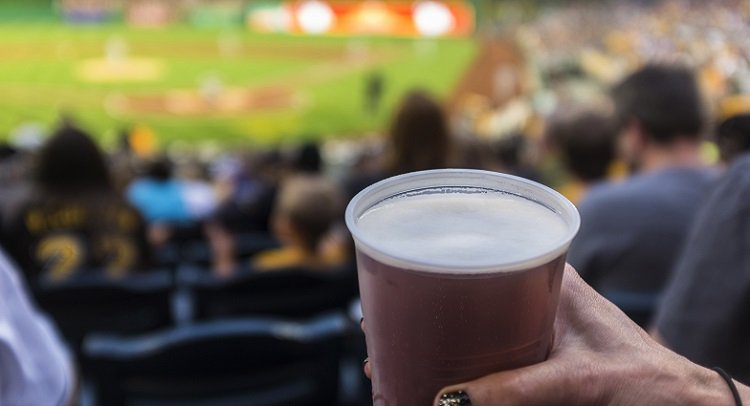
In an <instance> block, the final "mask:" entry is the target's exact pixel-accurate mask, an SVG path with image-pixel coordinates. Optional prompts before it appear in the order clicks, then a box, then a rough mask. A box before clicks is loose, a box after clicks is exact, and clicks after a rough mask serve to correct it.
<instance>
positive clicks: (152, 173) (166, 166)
mask: <svg viewBox="0 0 750 406" xmlns="http://www.w3.org/2000/svg"><path fill="white" fill-rule="evenodd" d="M172 169H173V165H172V161H171V160H170V159H169V158H167V156H165V155H162V156H159V157H156V158H155V159H153V160H152V161H150V162H149V163H148V164H147V165H146V173H145V176H146V177H147V178H151V179H154V180H158V181H160V182H166V181H167V180H169V179H170V178H171V177H172Z"/></svg>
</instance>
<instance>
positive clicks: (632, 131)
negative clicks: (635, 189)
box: [612, 65, 706, 167]
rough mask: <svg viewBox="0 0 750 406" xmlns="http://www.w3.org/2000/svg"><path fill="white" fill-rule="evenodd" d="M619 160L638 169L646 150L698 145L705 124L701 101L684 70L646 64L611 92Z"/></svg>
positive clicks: (695, 85)
mask: <svg viewBox="0 0 750 406" xmlns="http://www.w3.org/2000/svg"><path fill="white" fill-rule="evenodd" d="M612 99H613V102H614V106H615V117H616V120H617V123H618V125H619V127H620V140H619V141H620V152H621V154H622V158H623V159H625V160H626V161H627V162H628V163H630V164H631V165H633V166H636V167H637V166H639V165H640V164H641V162H640V160H641V158H642V155H643V151H644V149H645V148H649V147H657V148H669V147H671V146H674V145H676V144H679V143H684V142H689V143H696V144H697V143H698V142H699V141H700V138H701V134H702V131H703V129H704V125H705V120H706V117H705V112H704V109H703V100H702V97H701V94H700V90H699V89H698V84H697V82H696V80H695V76H694V74H693V72H692V71H691V70H689V69H687V68H684V67H679V66H667V65H647V66H645V67H643V68H641V69H640V70H638V71H636V72H634V73H632V74H630V75H629V76H627V77H626V78H625V79H623V80H622V81H621V82H620V83H619V84H617V85H616V86H615V87H614V88H613V89H612Z"/></svg>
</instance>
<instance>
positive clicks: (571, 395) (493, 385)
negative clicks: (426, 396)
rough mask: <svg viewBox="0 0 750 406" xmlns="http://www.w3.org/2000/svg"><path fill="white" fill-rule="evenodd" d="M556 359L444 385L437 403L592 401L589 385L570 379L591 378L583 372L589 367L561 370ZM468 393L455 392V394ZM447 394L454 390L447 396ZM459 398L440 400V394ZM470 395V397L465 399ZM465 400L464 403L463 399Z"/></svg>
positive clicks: (486, 405) (482, 404)
mask: <svg viewBox="0 0 750 406" xmlns="http://www.w3.org/2000/svg"><path fill="white" fill-rule="evenodd" d="M550 364H553V365H550ZM554 364H555V363H554V362H550V361H547V362H543V363H540V364H536V365H532V366H528V367H525V368H521V369H517V370H512V371H503V372H497V373H494V374H492V375H487V376H484V377H482V378H479V379H477V380H474V381H470V382H466V383H463V384H458V385H452V386H449V387H446V388H444V389H443V390H441V391H440V392H439V394H438V396H437V397H436V398H435V402H434V404H435V405H436V406H444V405H463V404H470V405H472V406H494V405H498V404H502V405H509V406H512V405H538V404H544V405H570V404H592V403H591V402H590V401H589V400H590V397H589V395H592V396H593V394H588V393H586V390H587V388H586V387H581V385H573V384H570V383H573V382H577V383H581V382H592V381H591V380H587V379H589V378H587V377H585V376H581V375H584V374H588V373H589V372H590V371H589V369H587V368H581V369H580V370H579V371H570V370H568V371H567V372H566V373H562V372H563V371H562V370H560V369H558V368H557V367H556V366H555V365H554ZM457 393H458V394H461V393H463V394H465V395H459V396H456V395H455V394H457ZM446 394H453V395H448V396H445V395H446ZM445 397H447V398H452V399H457V401H453V403H451V402H446V401H443V402H442V403H441V398H445ZM464 398H467V400H468V402H467V400H464ZM460 402H464V403H460Z"/></svg>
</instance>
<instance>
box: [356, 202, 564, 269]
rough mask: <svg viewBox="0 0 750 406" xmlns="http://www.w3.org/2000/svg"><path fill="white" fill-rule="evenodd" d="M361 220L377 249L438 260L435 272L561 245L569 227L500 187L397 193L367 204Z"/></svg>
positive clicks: (528, 256) (526, 256) (514, 259)
mask: <svg viewBox="0 0 750 406" xmlns="http://www.w3.org/2000/svg"><path fill="white" fill-rule="evenodd" d="M357 224H358V226H359V228H360V229H361V231H362V235H363V236H364V238H365V239H366V240H367V242H368V244H369V245H371V246H372V248H374V249H375V250H376V251H380V252H382V253H383V254H385V256H386V257H388V256H393V257H396V258H400V259H403V260H405V261H411V262H417V263H421V264H439V265H440V267H439V268H440V269H443V270H444V271H440V269H435V271H436V272H457V271H458V270H460V269H461V268H481V267H486V268H488V270H492V269H491V268H492V267H493V266H497V265H505V264H511V263H518V262H521V261H528V260H532V259H534V258H537V257H539V256H540V255H543V254H547V253H549V252H550V251H553V250H555V249H558V248H559V247H560V245H561V244H562V243H563V240H564V239H565V238H566V236H567V234H568V233H569V231H568V227H567V225H566V223H565V222H564V221H563V219H562V218H561V216H560V215H559V214H557V213H555V212H553V211H552V210H550V209H549V208H547V207H545V206H543V205H541V204H538V203H536V202H533V201H531V200H527V199H524V198H523V197H519V196H515V195H511V194H507V193H501V192H489V193H436V194H435V193H434V194H421V195H419V194H418V195H410V196H407V197H395V198H392V199H387V200H385V201H383V202H381V203H379V204H377V205H375V206H374V207H372V208H370V209H369V210H367V211H366V212H365V213H364V214H362V216H360V218H359V220H358V222H357ZM498 268H502V266H500V267H498ZM446 269H451V271H447V270H446ZM431 270H432V269H431Z"/></svg>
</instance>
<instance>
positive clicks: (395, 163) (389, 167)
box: [346, 90, 453, 197]
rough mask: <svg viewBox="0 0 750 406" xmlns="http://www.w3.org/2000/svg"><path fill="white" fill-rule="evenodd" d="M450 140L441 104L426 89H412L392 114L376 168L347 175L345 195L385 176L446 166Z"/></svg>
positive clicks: (448, 159)
mask: <svg viewBox="0 0 750 406" xmlns="http://www.w3.org/2000/svg"><path fill="white" fill-rule="evenodd" d="M452 144H453V140H452V137H451V134H450V131H449V129H448V123H447V119H446V116H445V112H444V110H443V107H442V106H441V105H440V104H439V103H438V102H437V101H436V100H435V99H433V98H432V97H431V96H430V95H428V94H427V93H425V92H423V91H421V90H412V91H411V92H409V93H407V94H406V95H405V96H404V97H403V99H402V100H401V103H400V105H399V107H398V108H397V110H396V112H395V115H394V116H393V120H392V121H391V125H390V129H389V132H388V135H387V137H386V140H385V150H384V152H383V157H382V161H381V163H380V164H379V165H378V167H379V168H378V169H377V170H375V171H373V172H372V173H363V174H356V175H355V176H353V177H351V178H350V179H348V180H347V181H346V191H347V195H349V196H350V197H351V196H354V195H355V194H357V193H358V192H359V191H360V190H362V189H364V188H365V187H367V186H369V185H370V184H372V183H374V182H377V181H379V180H381V179H385V178H387V177H389V176H394V175H399V174H402V173H407V172H413V171H421V170H427V169H439V168H446V167H448V166H449V165H450V163H451V158H452V157H451V147H452Z"/></svg>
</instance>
